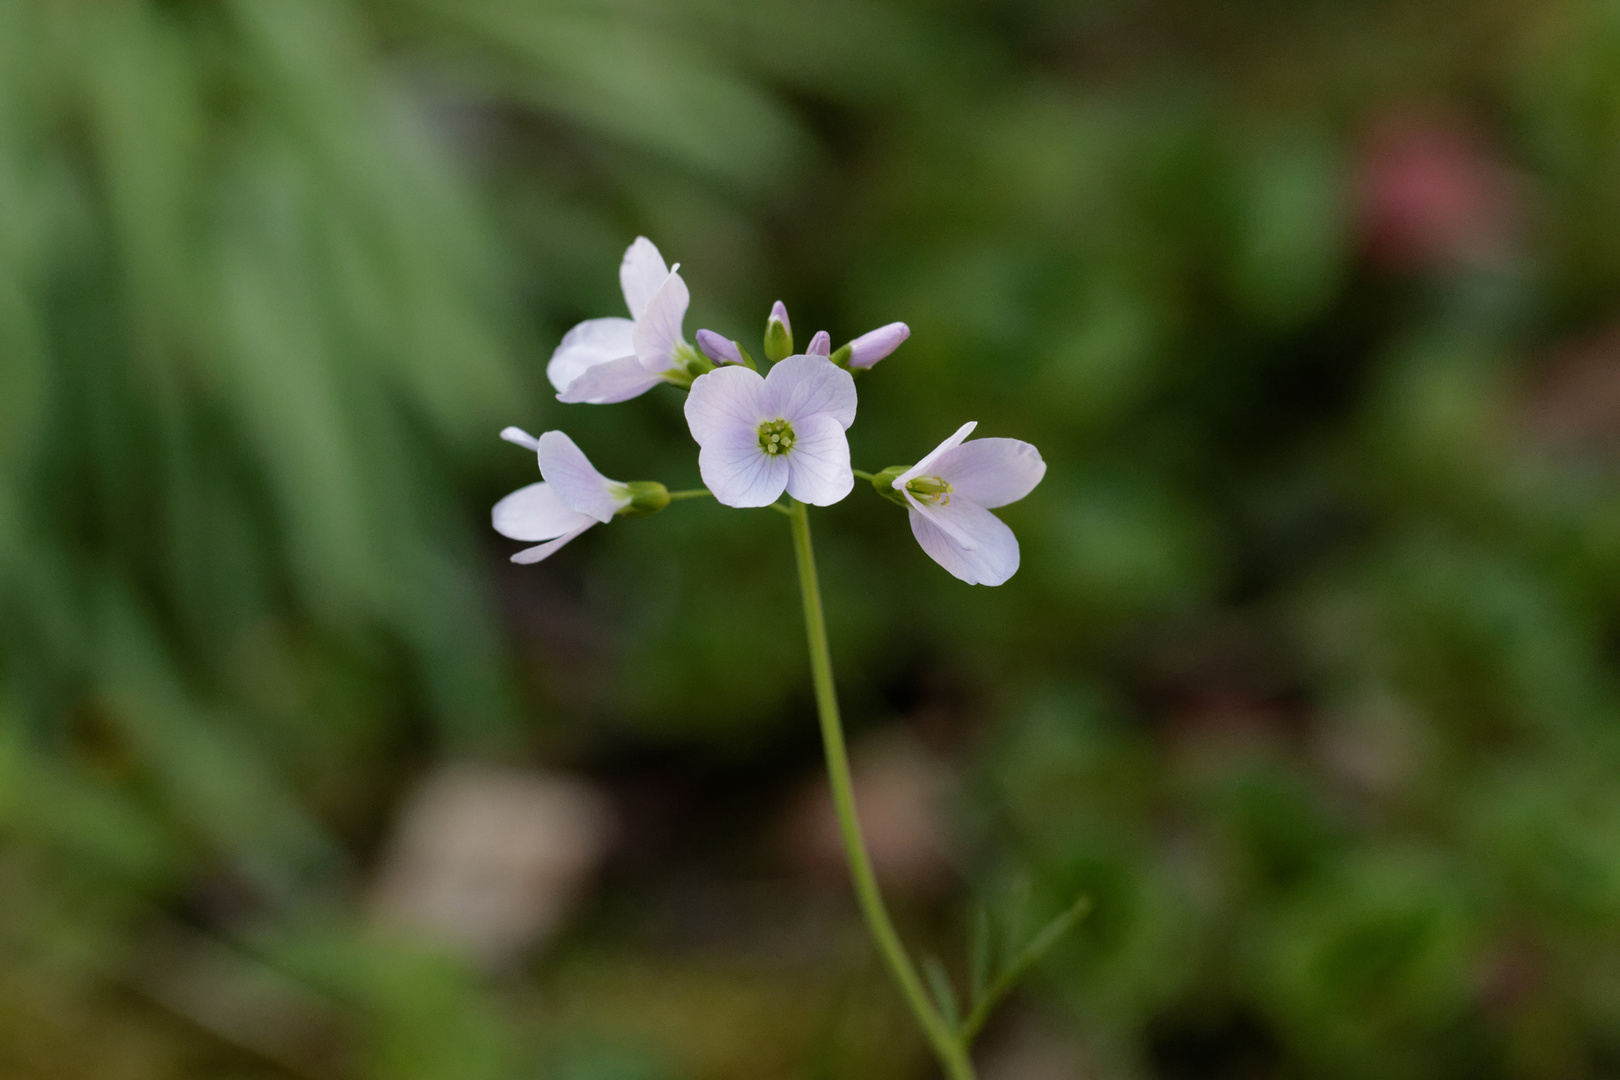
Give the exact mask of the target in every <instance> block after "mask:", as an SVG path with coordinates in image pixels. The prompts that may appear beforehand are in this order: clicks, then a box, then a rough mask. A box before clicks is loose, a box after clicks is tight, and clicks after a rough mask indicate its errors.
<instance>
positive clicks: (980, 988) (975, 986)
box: [968, 904, 996, 1008]
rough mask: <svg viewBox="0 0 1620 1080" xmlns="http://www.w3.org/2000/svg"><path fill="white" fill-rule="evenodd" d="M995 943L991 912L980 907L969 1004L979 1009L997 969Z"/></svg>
mask: <svg viewBox="0 0 1620 1080" xmlns="http://www.w3.org/2000/svg"><path fill="white" fill-rule="evenodd" d="M995 948H996V945H995V941H994V940H993V938H992V932H991V928H990V911H989V909H988V908H986V907H985V906H984V905H982V904H981V905H979V909H978V911H977V912H976V913H975V915H974V918H973V951H972V953H971V960H970V972H971V980H972V981H971V984H970V987H969V990H970V993H969V995H968V1002H969V1004H970V1006H971V1007H975V1008H976V1007H977V1006H978V1004H979V1002H981V1001H983V1000H984V992H985V990H986V989H987V988H988V987H989V986H990V972H991V970H992V969H993V968H994V967H995V963H996V955H995Z"/></svg>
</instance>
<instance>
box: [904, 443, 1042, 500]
mask: <svg viewBox="0 0 1620 1080" xmlns="http://www.w3.org/2000/svg"><path fill="white" fill-rule="evenodd" d="M930 469H931V470H932V472H931V473H930V475H933V476H938V477H940V478H941V479H943V480H945V481H946V482H947V483H949V484H950V485H951V491H952V498H963V499H966V500H968V501H969V502H974V503H978V504H979V505H980V506H983V507H986V508H987V509H992V510H993V509H995V508H996V507H998V506H1006V505H1007V504H1008V503H1012V502H1017V501H1018V500H1019V499H1022V498H1023V497H1024V496H1025V495H1028V494H1029V493H1030V492H1031V491H1034V490H1035V485H1036V484H1038V483H1040V482H1041V477H1043V476H1045V475H1046V462H1044V461H1042V460H1041V452H1040V451H1039V450H1037V449H1035V447H1034V446H1032V445H1031V444H1029V443H1027V442H1023V441H1021V440H1019V439H974V440H973V441H972V442H970V443H963V444H962V445H960V446H955V447H952V448H951V449H949V450H947V451H945V452H944V453H943V454H940V455H939V456H938V457H936V458H935V459H934V461H933V464H932V465H931V466H930Z"/></svg>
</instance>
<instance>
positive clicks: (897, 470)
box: [872, 465, 911, 506]
mask: <svg viewBox="0 0 1620 1080" xmlns="http://www.w3.org/2000/svg"><path fill="white" fill-rule="evenodd" d="M909 468H911V466H910V465H890V466H889V467H888V468H887V469H884V470H883V471H882V472H880V473H877V474H876V475H874V476H873V477H872V487H873V488H874V489H876V491H877V493H878V494H879V495H881V496H883V497H884V498H885V499H888V500H889V501H890V502H896V503H899V504H900V505H901V506H906V505H907V503H906V497H905V496H904V495H902V494H900V493H899V492H898V491H896V490H894V482H895V481H896V480H898V479H899V478H900V474H901V473H903V472H905V471H906V470H907V469H909Z"/></svg>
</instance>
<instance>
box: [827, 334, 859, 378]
mask: <svg viewBox="0 0 1620 1080" xmlns="http://www.w3.org/2000/svg"><path fill="white" fill-rule="evenodd" d="M853 344H854V343H853V342H848V341H846V342H845V343H844V344H842V345H840V346H838V348H836V349H834V350H833V354H832V356H831V357H830V359H831V360H832V362H833V363H835V364H837V365H838V366H839V367H841V368H844V369H845V370H846V371H847V370H849V358H850V357H851V356H854V355H855V350H854V349H852V348H850V346H851V345H853Z"/></svg>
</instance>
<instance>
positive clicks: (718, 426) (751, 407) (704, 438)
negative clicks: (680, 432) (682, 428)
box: [686, 365, 777, 446]
mask: <svg viewBox="0 0 1620 1080" xmlns="http://www.w3.org/2000/svg"><path fill="white" fill-rule="evenodd" d="M772 406H773V402H772V401H771V395H770V392H769V391H768V390H766V389H765V378H764V376H762V375H760V373H759V372H757V371H751V370H749V369H748V368H745V367H734V366H730V365H728V366H726V367H723V368H716V369H715V370H713V371H711V372H708V373H707V374H704V375H699V376H698V377H697V378H696V379H694V380H692V392H691V393H689V394H687V395H686V426H687V427H688V428H690V429H691V430H692V438H694V439H696V440H697V444H698V445H699V446H706V445H708V443H709V442H710V441H711V440H714V439H717V438H720V437H722V436H724V435H727V434H730V433H732V432H735V431H739V430H746V431H747V432H748V435H749V438H751V439H753V440H755V444H756V446H757V444H758V440H759V425H760V423H761V422H762V421H765V420H772V419H775V418H776V415H777V414H776V413H775V412H772V411H771V409H772Z"/></svg>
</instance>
